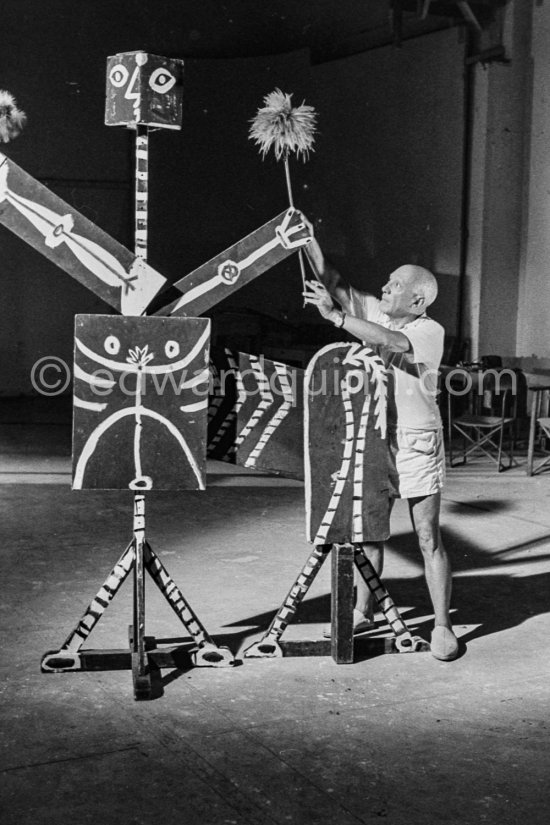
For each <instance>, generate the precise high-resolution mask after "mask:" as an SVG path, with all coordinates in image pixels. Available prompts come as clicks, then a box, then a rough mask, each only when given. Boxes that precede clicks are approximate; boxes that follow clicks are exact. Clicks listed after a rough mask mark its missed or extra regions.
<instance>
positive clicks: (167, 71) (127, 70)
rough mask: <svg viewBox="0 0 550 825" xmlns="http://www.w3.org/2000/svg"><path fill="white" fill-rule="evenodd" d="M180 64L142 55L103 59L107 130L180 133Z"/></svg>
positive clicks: (167, 59)
mask: <svg viewBox="0 0 550 825" xmlns="http://www.w3.org/2000/svg"><path fill="white" fill-rule="evenodd" d="M182 79H183V60H174V59H172V58H168V57H160V56H159V55H156V54H146V53H145V52H123V53H121V54H115V55H112V56H111V57H109V58H108V59H107V85H106V101H105V123H106V125H107V126H130V127H132V126H135V125H136V124H138V123H139V124H143V125H151V126H156V127H161V128H165V129H181V110H182Z"/></svg>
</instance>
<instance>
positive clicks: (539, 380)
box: [526, 373, 550, 476]
mask: <svg viewBox="0 0 550 825" xmlns="http://www.w3.org/2000/svg"><path fill="white" fill-rule="evenodd" d="M526 378H527V388H528V390H529V391H530V392H531V393H532V398H531V415H530V424H529V446H528V450H527V475H528V476H533V475H535V474H536V473H538V472H540V471H541V470H542V469H543V468H544V467H548V465H549V463H550V376H549V375H546V376H545V375H539V374H531V373H527V374H526ZM535 448H536V449H537V451H538V452H540V453H542V454H543V455H544V456H545V458H542V459H541V460H540V461H539V462H538V464H535V463H534V456H535Z"/></svg>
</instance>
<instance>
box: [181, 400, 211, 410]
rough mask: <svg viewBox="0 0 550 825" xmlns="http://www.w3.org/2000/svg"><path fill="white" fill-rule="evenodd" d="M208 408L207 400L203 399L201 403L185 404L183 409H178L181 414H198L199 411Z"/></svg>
mask: <svg viewBox="0 0 550 825" xmlns="http://www.w3.org/2000/svg"><path fill="white" fill-rule="evenodd" d="M207 406H208V398H204V399H203V400H202V401H197V403H196V404H185V405H184V406H183V407H180V410H181V411H182V412H186V413H189V412H198V411H199V410H204V409H205V408H206V407H207Z"/></svg>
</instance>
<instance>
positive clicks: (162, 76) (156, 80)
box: [149, 67, 176, 94]
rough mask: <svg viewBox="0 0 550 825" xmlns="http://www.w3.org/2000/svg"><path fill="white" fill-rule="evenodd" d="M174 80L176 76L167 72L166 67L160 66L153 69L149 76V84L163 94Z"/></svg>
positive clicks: (155, 90)
mask: <svg viewBox="0 0 550 825" xmlns="http://www.w3.org/2000/svg"><path fill="white" fill-rule="evenodd" d="M175 82H176V78H175V77H174V75H173V74H172V72H169V71H168V69H165V68H163V67H161V68H160V69H155V71H154V72H153V74H152V75H151V77H150V78H149V86H150V87H151V89H152V90H153V91H154V92H161V93H162V94H165V93H166V92H169V91H170V89H171V88H172V86H174V84H175Z"/></svg>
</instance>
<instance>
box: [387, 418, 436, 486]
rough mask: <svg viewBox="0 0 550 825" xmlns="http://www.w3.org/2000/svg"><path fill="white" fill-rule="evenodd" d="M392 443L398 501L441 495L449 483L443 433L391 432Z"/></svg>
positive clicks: (392, 480) (392, 461) (393, 473)
mask: <svg viewBox="0 0 550 825" xmlns="http://www.w3.org/2000/svg"><path fill="white" fill-rule="evenodd" d="M388 443H389V448H390V449H389V453H390V479H391V482H392V486H393V488H394V491H393V493H392V494H393V496H394V497H395V498H417V497H420V496H429V495H432V493H439V492H440V490H441V489H442V487H443V484H444V482H445V448H444V445H443V430H442V429H437V430H409V429H407V428H405V427H398V428H397V429H394V430H392V429H390V431H389V434H388Z"/></svg>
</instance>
